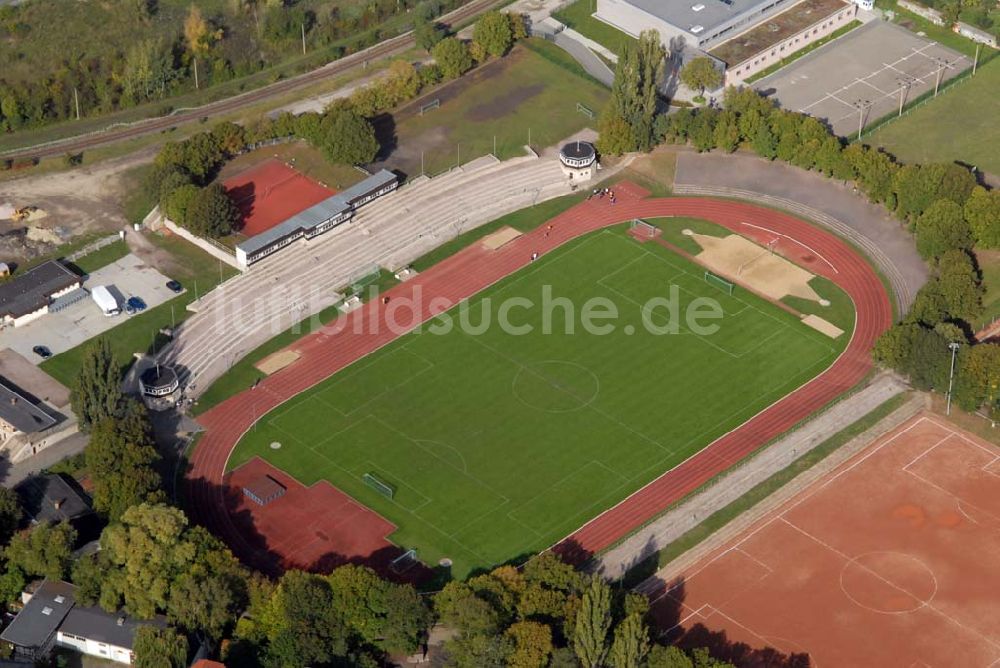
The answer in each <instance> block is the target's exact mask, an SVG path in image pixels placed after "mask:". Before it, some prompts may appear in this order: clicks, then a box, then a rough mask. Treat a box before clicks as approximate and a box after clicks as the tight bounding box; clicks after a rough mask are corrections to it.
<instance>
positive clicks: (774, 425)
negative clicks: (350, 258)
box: [186, 183, 892, 564]
mask: <svg viewBox="0 0 1000 668" xmlns="http://www.w3.org/2000/svg"><path fill="white" fill-rule="evenodd" d="M615 194H616V196H617V203H616V204H615V205H614V206H612V205H610V203H609V201H608V198H603V199H593V200H591V201H588V202H584V203H581V204H579V205H577V206H575V207H573V208H572V209H569V210H568V211H565V212H564V213H562V214H561V215H559V216H557V217H556V218H554V219H552V220H551V221H550V225H551V229H549V228H550V225H549V224H546V225H542V226H541V227H539V228H538V229H536V230H534V231H532V232H530V233H527V234H525V235H523V236H521V237H519V238H518V239H516V240H514V241H512V242H510V243H508V244H506V245H505V246H503V247H501V248H499V249H497V250H494V251H487V250H485V249H483V247H482V245H481V244H478V243H475V244H473V245H472V246H470V247H469V248H466V249H465V250H463V251H461V252H460V253H458V254H456V255H453V256H451V257H450V258H448V259H446V260H444V261H442V262H441V263H440V264H438V265H435V266H434V267H432V268H431V269H429V270H428V271H426V272H424V273H422V274H420V275H418V276H417V277H415V278H413V279H411V280H410V281H407V282H406V283H403V284H401V285H398V286H396V287H395V288H393V289H392V290H391V291H389V292H388V293H386V295H388V296H389V297H390V298H391V299H390V302H389V303H388V304H387V305H386V304H383V303H382V302H381V300H375V301H372V302H369V303H368V304H366V305H365V306H364V307H362V308H360V309H358V310H356V311H354V312H352V313H351V314H349V315H348V316H346V317H343V318H339V319H338V320H337V321H335V323H337V324H338V325H343V326H341V327H340V328H339V330H338V331H322V330H321V331H317V332H314V333H312V334H309V335H308V336H306V337H304V338H303V339H301V340H300V341H299V342H297V343H296V344H294V345H293V346H292V347H293V348H294V349H295V350H296V351H298V352H299V353H300V358H299V359H298V361H296V362H295V363H294V364H292V365H290V366H289V367H286V368H285V369H283V370H282V371H279V372H278V373H275V374H274V375H272V376H269V377H268V378H266V379H265V380H263V381H261V382H260V383H259V385H258V386H257V388H256V389H252V390H251V389H248V390H245V391H243V392H242V393H240V394H238V395H236V396H234V397H231V398H230V399H228V400H226V401H225V402H223V403H222V404H220V405H218V406H216V407H214V408H212V409H211V410H209V411H207V412H206V413H205V414H204V415H202V416H201V418H200V422H201V424H202V425H203V426H204V427H205V429H206V433H205V434H204V435H203V436H202V438H201V439H200V440H199V442H198V444H197V447H196V448H195V450H194V452H193V454H192V457H191V467H190V471H189V473H188V476H187V481H186V491H187V494H186V499H187V503H188V506H189V510H190V511H191V513H192V514H193V516H194V519H195V521H197V522H200V523H202V524H204V525H206V526H207V527H208V528H209V529H210V530H212V531H213V532H214V533H216V534H217V535H219V536H220V537H222V538H223V539H224V540H225V541H226V542H227V543H228V544H229V545H230V546H231V547H232V549H233V551H234V552H235V553H236V554H237V556H239V557H241V558H242V559H243V560H244V561H246V562H247V563H250V564H252V563H253V562H254V561H255V549H254V548H253V547H252V546H251V545H250V544H249V543H248V542H247V541H246V540H245V539H244V537H243V536H242V535H241V534H240V532H239V531H238V530H237V529H236V528H235V526H234V524H233V522H232V521H231V519H230V518H229V516H228V513H227V511H226V505H225V503H224V502H223V500H224V487H223V484H224V483H223V477H224V474H225V469H226V462H227V460H228V458H229V455H230V453H231V452H232V451H233V448H234V447H235V446H236V444H237V442H238V441H239V439H240V437H241V436H242V435H243V434H244V433H245V432H246V431H247V430H248V429H249V428H250V427H251V426H252V424H253V422H254V420H255V419H258V418H260V417H261V416H263V415H264V414H265V413H266V412H267V411H269V410H271V409H272V408H274V407H275V406H278V405H279V404H281V403H282V402H284V401H286V400H288V399H289V398H291V397H293V396H295V395H296V394H298V393H300V392H302V391H304V390H306V389H308V388H309V387H312V386H313V385H315V384H317V383H319V382H321V381H323V380H324V379H326V378H328V377H329V376H330V375H332V374H334V373H336V372H337V371H339V370H341V369H343V368H344V367H346V366H348V365H349V364H351V363H352V362H355V361H356V360H358V359H360V358H362V357H363V356H365V355H367V354H369V353H371V352H373V351H375V350H377V349H379V348H381V347H382V346H384V345H386V344H388V343H390V342H391V341H393V340H394V339H396V338H397V337H398V336H400V332H399V330H398V328H395V329H390V328H389V327H388V326H387V325H386V323H387V322H389V320H388V318H389V317H393V316H394V321H395V322H400V321H401V320H404V319H405V318H406V316H412V322H411V324H412V326H414V327H415V326H416V325H417V324H418V323H419V322H423V321H425V320H427V319H428V318H430V317H433V316H434V315H437V314H438V313H440V312H441V311H442V310H443V309H441V308H436V309H433V310H432V309H431V308H430V306H429V305H430V302H432V301H435V302H436V303H435V304H434V306H438V305H439V304H440V303H442V298H443V300H446V301H447V302H448V303H450V304H454V303H457V302H459V301H460V300H462V299H465V298H468V297H471V296H472V295H474V294H476V293H477V292H479V291H481V290H483V289H484V288H486V287H488V286H490V285H492V284H493V283H496V282H497V281H499V280H501V279H503V278H504V277H506V276H509V275H510V274H511V273H513V272H515V271H517V270H519V269H521V268H522V267H524V266H526V265H527V264H528V263H529V262H530V258H531V254H532V253H533V252H536V251H537V252H538V253H542V254H544V253H546V252H548V251H551V250H552V249H554V248H556V247H558V246H560V245H562V244H564V243H566V242H567V241H569V240H571V239H574V238H576V237H579V236H581V235H583V234H586V233H588V232H591V231H594V230H597V229H600V228H604V227H608V226H611V225H615V224H618V223H621V222H624V221H628V220H632V219H633V218H655V217H663V216H690V217H696V218H702V219H706V220H709V221H712V222H714V223H717V224H719V225H722V226H725V227H727V228H729V229H731V230H733V231H735V232H738V233H740V234H743V235H745V236H748V237H751V238H755V239H757V240H758V241H761V242H764V243H766V242H769V241H772V240H773V239H775V238H776V237H777V238H779V239H780V241H779V243H778V244H777V248H776V250H777V252H779V253H781V254H783V255H786V256H787V257H789V258H790V259H793V260H794V261H796V262H798V263H799V264H802V265H804V266H806V267H807V268H808V269H809V270H810V271H813V272H814V273H817V274H820V275H822V276H825V277H827V278H829V279H831V280H833V281H834V282H835V283H836V284H837V285H839V286H840V287H841V288H842V289H843V290H844V291H845V292H846V293H847V294H848V295H849V296H850V298H851V299H852V300H853V302H854V305H855V309H856V314H857V317H856V325H855V330H854V332H853V335H852V337H851V340H850V342H849V344H848V346H847V348H846V349H845V350H844V352H843V353H842V354H841V355H840V356H839V357H838V358H837V359H836V361H835V362H834V363H833V364H832V365H831V366H830V367H829V368H827V369H826V370H825V371H824V372H823V373H821V374H820V375H818V376H816V377H815V378H813V379H812V380H811V381H809V382H808V383H806V384H805V385H803V386H801V387H800V388H799V389H797V390H795V391H794V392H792V393H790V394H789V395H787V396H785V397H784V398H782V399H780V400H779V401H777V402H775V403H774V404H772V405H771V406H769V407H768V408H766V409H765V410H763V411H761V412H760V413H759V414H757V415H756V416H754V417H753V418H751V419H750V420H748V421H747V422H745V423H744V424H742V425H741V426H739V427H737V428H736V429H734V430H733V431H731V432H729V433H727V434H725V435H724V436H722V437H720V438H718V439H717V440H715V441H714V442H712V443H711V444H709V445H708V446H707V447H705V448H704V449H703V450H701V451H700V452H699V453H698V454H696V455H694V456H692V457H691V458H689V459H687V460H686V461H684V462H683V463H681V464H679V465H678V466H676V467H675V468H673V469H671V470H670V471H667V472H666V473H664V474H663V475H662V476H660V477H659V478H657V479H656V480H654V481H652V482H651V483H649V484H648V485H646V486H645V487H643V488H642V489H640V490H639V491H637V492H635V493H634V494H632V495H631V496H629V497H628V498H627V499H625V500H624V501H622V502H621V503H619V504H618V505H616V506H614V507H613V508H611V509H609V510H607V511H605V512H604V513H602V514H601V515H598V516H597V517H595V518H594V519H593V520H591V521H590V522H588V523H587V524H585V525H584V526H582V527H581V528H580V529H578V530H577V531H576V532H575V533H573V534H572V535H571V536H569V537H567V538H566V539H565V540H564V541H563V543H562V544H560V546H557V549H559V550H560V551H561V552H563V553H564V554H566V555H567V556H569V557H574V558H581V557H583V556H585V555H587V554H589V553H593V552H597V551H599V550H601V549H604V548H606V547H608V546H610V545H611V544H613V543H615V542H616V541H618V540H620V539H621V538H623V537H624V536H626V535H628V534H629V533H631V532H632V531H633V530H635V529H636V528H638V527H639V526H641V525H642V524H644V523H645V522H647V521H649V520H650V519H652V518H654V517H655V516H656V515H658V514H659V513H660V512H662V511H663V510H665V509H666V508H667V507H668V506H670V505H671V504H673V503H674V502H676V501H678V500H679V499H681V498H682V497H684V496H685V495H687V494H688V493H690V492H691V491H692V490H694V489H696V488H697V487H699V486H701V485H702V484H704V483H705V482H707V481H708V480H709V479H711V478H712V477H714V476H715V475H717V474H719V473H721V472H722V471H724V470H725V469H727V468H729V467H730V466H731V465H733V464H734V463H736V462H737V461H739V460H741V459H742V458H744V457H746V456H747V455H749V454H750V453H752V452H753V451H754V450H756V449H757V448H758V447H760V446H761V445H763V444H765V443H767V442H769V441H770V440H771V439H773V438H774V437H776V436H778V435H780V434H781V433H783V432H785V431H787V430H788V429H790V428H791V427H792V426H794V425H795V424H796V423H798V422H799V421H801V420H803V419H804V418H806V417H808V416H809V415H810V414H811V413H813V412H815V411H816V410H818V409H820V408H822V407H823V406H825V405H826V404H828V403H830V402H831V401H833V400H834V399H836V398H837V397H838V396H839V395H840V394H842V393H843V392H845V391H846V390H848V389H850V388H851V387H853V386H854V385H856V384H857V383H858V382H860V381H861V380H862V379H863V378H864V377H865V375H866V374H867V373H868V372H869V371H870V369H871V359H870V355H869V350H870V349H871V347H872V345H873V343H874V342H875V339H876V338H877V337H878V335H879V334H880V333H881V332H883V331H884V330H885V329H887V328H888V327H889V326H890V325H891V324H892V308H891V305H890V301H889V297H888V295H887V294H886V291H885V288H884V286H883V284H882V282H881V281H880V280H879V277H878V276H877V275H876V273H875V271H874V270H873V269H872V268H871V266H870V265H869V264H868V263H867V262H866V261H865V260H864V259H863V258H862V257H861V256H859V254H858V253H857V252H856V251H855V250H854V249H853V248H851V247H850V246H849V245H848V244H847V243H845V242H844V241H842V240H840V239H839V238H838V237H836V236H834V235H833V234H831V233H829V232H826V231H824V230H821V229H819V228H816V227H813V226H812V225H810V224H807V223H805V222H804V221H802V220H799V219H798V218H795V217H792V216H790V215H788V214H785V213H781V212H778V211H773V210H771V209H766V208H763V207H759V206H755V205H753V204H746V203H741V202H733V201H724V200H716V199H708V198H695V197H677V198H666V199H644V197H645V195H646V194H647V193H646V192H645V191H642V190H641V189H640V188H638V187H636V186H634V185H632V184H629V183H624V184H619V185H618V186H617V187H616V188H615ZM406 297H410V298H411V299H412V303H413V304H415V305H416V309H415V310H414V311H412V312H407V311H406V309H407V308H408V306H407V302H409V301H410V300H407V299H405V298H406ZM435 298H437V299H435ZM264 538H265V539H266V536H264ZM362 556H363V555H362Z"/></svg>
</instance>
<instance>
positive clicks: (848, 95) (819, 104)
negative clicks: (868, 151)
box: [754, 21, 972, 136]
mask: <svg viewBox="0 0 1000 668" xmlns="http://www.w3.org/2000/svg"><path fill="white" fill-rule="evenodd" d="M971 66H972V60H971V59H969V58H967V57H966V56H963V55H962V54H960V53H958V52H957V51H953V50H951V49H948V48H946V47H944V46H941V45H940V44H938V43H937V42H934V41H932V40H930V39H927V38H926V37H920V36H919V35H917V34H915V33H912V32H910V31H909V30H906V29H905V28H902V27H900V26H898V25H895V24H892V23H888V22H885V21H872V22H871V23H868V24H867V25H864V26H861V27H860V28H856V29H854V30H853V31H851V32H849V33H848V34H846V35H844V36H843V37H841V38H840V39H837V40H834V41H833V42H832V43H830V44H827V45H826V46H824V47H822V48H820V49H817V50H816V51H815V52H813V53H811V54H809V55H807V56H804V57H803V58H801V59H800V60H798V61H796V62H794V63H792V64H791V65H789V66H788V67H785V68H783V69H781V70H779V71H778V72H776V73H775V74H772V75H771V76H768V77H764V78H763V79H761V80H760V81H758V82H757V83H756V84H754V88H755V89H757V90H758V91H761V92H762V93H765V94H768V95H769V96H770V97H771V98H772V99H775V100H777V101H778V103H779V104H780V105H781V107H782V108H784V109H790V110H792V111H801V112H803V113H806V114H809V115H811V116H814V117H816V118H818V119H820V120H822V121H824V122H826V123H828V124H829V125H830V127H831V128H832V129H833V131H834V133H836V134H838V135H841V136H852V135H857V132H858V123H859V121H861V122H863V123H864V125H866V126H867V125H868V124H870V123H873V122H875V121H877V120H878V119H880V118H882V117H883V116H885V115H886V114H890V113H892V112H894V111H896V110H898V109H899V100H900V97H901V96H902V99H903V103H904V104H906V103H907V101H910V100H913V99H915V98H916V97H918V96H920V95H922V94H923V93H925V92H927V91H933V90H934V86H935V84H936V83H937V84H943V83H944V82H946V81H947V80H948V79H951V78H952V77H954V76H956V75H958V74H959V73H961V72H962V71H963V70H965V69H966V68H968V67H971ZM939 77H940V80H939Z"/></svg>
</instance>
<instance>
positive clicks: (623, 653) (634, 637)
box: [610, 613, 649, 668]
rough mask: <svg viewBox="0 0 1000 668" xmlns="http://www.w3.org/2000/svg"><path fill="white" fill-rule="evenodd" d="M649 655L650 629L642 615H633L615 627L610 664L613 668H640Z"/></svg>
mask: <svg viewBox="0 0 1000 668" xmlns="http://www.w3.org/2000/svg"><path fill="white" fill-rule="evenodd" d="M648 653H649V629H647V628H646V623H645V622H644V621H643V620H642V615H641V614H639V613H632V614H630V615H627V616H626V617H625V619H623V620H622V621H621V622H619V624H618V626H617V627H615V639H614V642H613V643H611V654H610V659H611V661H610V663H611V665H612V666H613V668H639V666H640V665H642V661H643V659H645V657H646V654H648Z"/></svg>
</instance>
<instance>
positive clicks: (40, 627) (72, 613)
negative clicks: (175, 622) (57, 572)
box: [0, 580, 167, 665]
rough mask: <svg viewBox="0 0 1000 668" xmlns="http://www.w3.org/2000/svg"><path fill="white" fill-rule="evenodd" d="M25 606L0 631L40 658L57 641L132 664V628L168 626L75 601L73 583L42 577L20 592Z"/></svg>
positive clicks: (19, 653)
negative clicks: (42, 578)
mask: <svg viewBox="0 0 1000 668" xmlns="http://www.w3.org/2000/svg"><path fill="white" fill-rule="evenodd" d="M21 601H22V602H23V603H24V607H23V608H22V609H21V611H20V612H19V613H17V617H15V618H14V621H12V622H11V623H10V625H9V626H8V627H7V628H6V629H4V631H3V633H0V640H4V641H6V642H9V643H10V644H11V645H12V646H13V647H14V656H15V657H17V658H20V659H27V660H31V661H34V660H38V659H44V658H45V657H46V656H48V654H49V653H50V652H51V651H52V648H53V647H55V646H59V647H66V648H69V649H74V650H76V651H78V652H82V653H83V654H89V655H90V656H96V657H100V658H102V659H107V660H109V661H115V662H117V663H122V664H126V665H131V664H132V661H133V658H134V657H133V654H132V646H133V644H134V642H135V633H136V631H138V630H139V628H140V627H142V626H150V625H152V626H159V627H161V628H164V627H166V625H167V623H166V619H164V618H162V617H158V618H156V619H151V620H142V621H139V620H136V619H134V618H131V617H128V616H127V615H126V614H125V613H124V612H118V613H114V614H111V613H107V612H105V611H104V610H102V609H101V608H98V607H96V606H95V607H88V606H80V605H77V604H76V587H75V586H74V585H72V584H70V583H68V582H55V581H49V580H43V581H41V582H40V583H37V584H36V586H34V587H32V588H29V589H26V590H25V591H24V592H23V593H22V594H21Z"/></svg>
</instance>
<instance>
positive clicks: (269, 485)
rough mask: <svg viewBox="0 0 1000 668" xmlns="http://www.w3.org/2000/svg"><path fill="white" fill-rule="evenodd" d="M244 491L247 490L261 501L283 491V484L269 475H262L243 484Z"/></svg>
mask: <svg viewBox="0 0 1000 668" xmlns="http://www.w3.org/2000/svg"><path fill="white" fill-rule="evenodd" d="M243 491H244V492H249V493H250V494H252V495H253V496H255V497H256V498H257V499H260V500H261V501H269V500H271V499H274V498H277V497H279V496H281V495H282V494H284V493H285V486H284V485H282V484H281V483H280V482H278V481H277V480H275V479H274V478H272V477H271V476H269V475H262V476H261V477H259V478H256V479H255V480H254V481H253V482H250V483H248V484H246V485H244V486H243Z"/></svg>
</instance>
